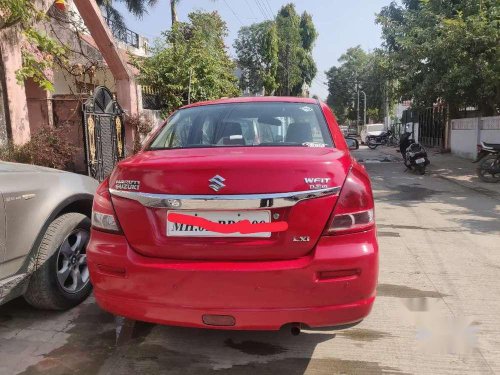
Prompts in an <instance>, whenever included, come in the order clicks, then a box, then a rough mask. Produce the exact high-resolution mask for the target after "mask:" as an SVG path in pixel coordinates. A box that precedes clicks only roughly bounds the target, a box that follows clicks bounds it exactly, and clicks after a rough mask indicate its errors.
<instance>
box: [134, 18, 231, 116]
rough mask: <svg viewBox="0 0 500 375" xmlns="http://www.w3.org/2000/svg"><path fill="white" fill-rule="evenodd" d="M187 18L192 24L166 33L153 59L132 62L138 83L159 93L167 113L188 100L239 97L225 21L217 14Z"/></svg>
mask: <svg viewBox="0 0 500 375" xmlns="http://www.w3.org/2000/svg"><path fill="white" fill-rule="evenodd" d="M188 18H189V22H186V23H185V22H176V23H175V24H174V26H173V28H172V29H171V30H170V31H168V32H165V33H164V34H163V39H162V40H161V41H160V42H158V44H157V45H156V46H155V47H154V48H153V51H152V56H151V57H145V58H133V59H132V63H133V64H134V65H135V66H136V67H137V68H138V69H139V82H140V83H141V84H143V85H147V86H149V87H151V88H152V89H153V90H155V91H156V92H157V93H158V95H159V97H160V98H162V100H163V111H164V112H165V113H170V112H172V111H173V110H175V109H177V108H179V107H180V106H182V105H184V104H187V102H188V99H190V101H191V102H197V101H201V100H213V99H219V98H221V97H225V96H237V95H238V94H239V90H238V86H237V79H236V76H235V75H234V71H235V68H236V67H235V65H234V63H233V62H232V61H231V59H230V58H229V55H228V52H227V49H226V47H225V45H224V37H225V36H226V34H227V28H226V24H225V22H224V21H223V20H222V19H221V17H220V16H219V14H218V13H217V12H213V13H203V12H193V13H190V14H189V16H188ZM174 46H175V47H174ZM189 88H191V90H189ZM189 93H190V98H188V95H189Z"/></svg>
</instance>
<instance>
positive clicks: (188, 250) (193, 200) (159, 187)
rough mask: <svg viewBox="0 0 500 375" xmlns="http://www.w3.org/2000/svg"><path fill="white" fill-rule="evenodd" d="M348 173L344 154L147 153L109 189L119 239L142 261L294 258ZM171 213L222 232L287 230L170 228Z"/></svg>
mask: <svg viewBox="0 0 500 375" xmlns="http://www.w3.org/2000/svg"><path fill="white" fill-rule="evenodd" d="M349 167H350V156H349V155H348V153H345V152H343V151H339V150H336V149H333V148H309V147H283V146H282V147H254V148H252V149H250V148H248V147H213V148H193V149H178V150H161V151H160V150H158V151H146V152H142V153H140V154H138V155H136V156H134V157H132V158H130V159H127V160H126V161H124V162H122V163H120V164H119V165H118V167H117V168H116V170H115V172H114V173H113V175H112V176H111V178H110V187H111V192H112V200H113V205H114V208H115V210H116V213H117V217H118V220H119V222H120V225H121V227H122V229H123V231H124V233H125V236H126V237H127V239H128V241H129V243H130V244H131V246H132V247H133V248H134V250H135V251H137V252H139V253H141V254H143V255H145V256H151V257H160V258H169V259H191V260H193V259H198V260H217V259H218V260H255V259H262V260H271V259H292V258H297V257H301V256H304V255H306V254H308V253H309V252H310V251H311V250H312V249H313V247H314V245H315V244H316V242H317V240H318V239H319V236H320V235H321V233H322V231H323V228H324V227H325V225H326V223H327V221H328V218H329V216H330V214H331V212H332V210H333V208H334V206H335V202H336V200H337V196H338V190H339V189H340V186H342V184H343V183H344V180H345V177H346V175H347V172H348V169H349ZM171 214H181V216H182V215H184V218H185V216H190V217H196V218H197V220H200V218H201V219H204V220H208V221H209V222H212V223H216V224H223V225H227V224H228V223H232V222H234V223H241V221H240V220H248V221H249V222H250V223H252V224H257V223H265V224H266V225H267V224H268V223H286V228H285V229H284V230H283V227H282V228H281V230H279V231H273V230H268V227H266V232H257V233H239V232H237V233H220V232H218V231H216V232H212V231H207V230H203V228H201V227H197V226H196V225H194V228H191V227H189V224H186V227H182V226H181V224H179V223H172V222H170V223H169V222H168V221H167V217H168V218H169V221H172V220H171V218H172V217H175V215H171ZM278 226H279V225H278Z"/></svg>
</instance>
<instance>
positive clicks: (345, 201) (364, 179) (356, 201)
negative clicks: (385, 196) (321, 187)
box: [323, 165, 375, 235]
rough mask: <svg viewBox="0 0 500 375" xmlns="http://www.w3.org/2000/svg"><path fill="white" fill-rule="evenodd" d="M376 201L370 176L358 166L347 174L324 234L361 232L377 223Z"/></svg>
mask: <svg viewBox="0 0 500 375" xmlns="http://www.w3.org/2000/svg"><path fill="white" fill-rule="evenodd" d="M373 208H374V203H373V195H372V189H371V183H370V180H369V178H368V176H367V175H366V174H365V173H364V172H363V171H362V170H361V169H360V167H358V166H356V165H355V166H354V167H353V168H352V169H351V171H350V172H349V174H348V175H347V178H346V181H345V183H344V186H343V187H342V190H341V192H340V196H339V199H338V201H337V204H336V205H335V209H334V210H333V215H332V218H331V219H330V221H329V224H328V226H327V227H326V229H325V231H324V233H323V234H324V235H334V234H344V233H352V232H361V231H365V230H367V229H370V228H372V227H373V226H374V225H375V214H374V210H373Z"/></svg>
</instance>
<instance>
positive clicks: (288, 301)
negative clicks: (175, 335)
mask: <svg viewBox="0 0 500 375" xmlns="http://www.w3.org/2000/svg"><path fill="white" fill-rule="evenodd" d="M348 143H349V144H350V145H351V148H357V142H356V141H355V140H348ZM373 210H374V204H373V196H372V189H371V184H370V180H369V177H368V175H367V173H366V172H365V170H364V168H363V167H362V166H360V165H359V164H358V163H357V162H356V161H355V160H354V159H353V158H352V157H351V155H350V154H349V147H348V145H347V143H346V140H345V139H344V137H343V135H342V133H341V131H340V129H339V127H338V125H337V122H336V120H335V117H334V115H333V113H332V112H331V111H330V109H329V108H328V107H327V106H326V105H325V104H323V103H321V102H319V101H317V100H313V99H304V98H278V97H265V98H236V99H223V100H217V101H213V102H205V103H197V104H194V105H190V106H186V107H184V108H182V109H180V110H178V111H177V112H175V113H174V114H173V115H172V116H170V118H169V119H168V121H167V122H166V123H165V125H164V126H163V127H162V128H161V129H159V130H158V131H157V132H156V133H155V134H154V135H153V136H152V137H151V140H150V141H148V142H147V144H146V146H145V147H144V149H143V150H142V151H141V152H140V153H138V154H137V155H134V156H132V157H130V158H128V159H126V160H123V161H122V162H120V163H119V164H118V165H117V167H116V168H115V170H114V171H113V173H112V174H111V176H110V178H109V179H108V180H106V181H104V182H103V183H102V184H101V185H100V187H99V188H98V190H97V193H96V195H95V199H94V206H93V214H92V229H91V239H90V243H89V245H88V249H87V253H88V265H89V270H90V275H91V280H92V283H93V285H94V291H95V297H96V299H97V302H98V303H99V305H100V306H101V307H102V308H103V309H104V310H107V311H109V312H111V313H113V314H116V315H121V316H125V317H128V318H131V319H135V320H141V321H148V322H154V323H160V324H166V325H179V326H189V327H204V328H219V329H250V330H257V329H259V330H278V329H280V328H281V327H283V326H285V325H287V326H288V325H291V326H292V327H293V328H294V329H295V331H296V332H297V331H299V329H300V327H301V326H303V327H326V326H328V327H330V326H339V325H348V324H351V323H356V322H359V321H361V320H362V319H363V318H364V317H366V316H367V315H368V314H369V312H370V310H371V308H372V305H373V302H374V299H375V293H376V292H375V289H376V284H377V276H378V245H377V238H376V233H375V232H376V230H375V222H374V211H373Z"/></svg>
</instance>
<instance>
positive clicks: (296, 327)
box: [290, 323, 301, 336]
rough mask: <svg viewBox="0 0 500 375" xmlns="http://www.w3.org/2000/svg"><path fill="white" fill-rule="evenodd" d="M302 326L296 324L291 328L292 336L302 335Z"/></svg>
mask: <svg viewBox="0 0 500 375" xmlns="http://www.w3.org/2000/svg"><path fill="white" fill-rule="evenodd" d="M300 330H301V329H300V324H299V323H296V324H292V326H291V327H290V333H291V334H292V336H298V335H300Z"/></svg>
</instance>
